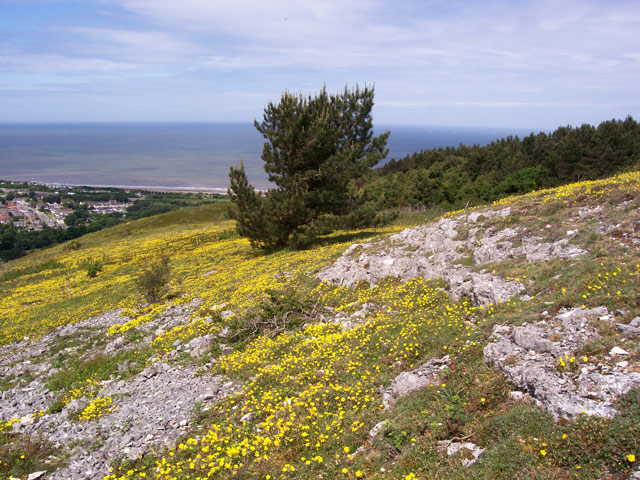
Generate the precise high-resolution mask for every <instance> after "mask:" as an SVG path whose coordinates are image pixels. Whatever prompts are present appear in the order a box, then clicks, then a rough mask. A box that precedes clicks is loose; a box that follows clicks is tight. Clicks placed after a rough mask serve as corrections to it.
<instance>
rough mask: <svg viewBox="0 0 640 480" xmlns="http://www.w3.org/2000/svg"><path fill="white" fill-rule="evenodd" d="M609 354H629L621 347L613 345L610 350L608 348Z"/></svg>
mask: <svg viewBox="0 0 640 480" xmlns="http://www.w3.org/2000/svg"><path fill="white" fill-rule="evenodd" d="M609 355H629V352H627V351H626V350H625V349H623V348H620V347H618V346H615V347H613V348H612V349H611V350H609Z"/></svg>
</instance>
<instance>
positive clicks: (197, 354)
mask: <svg viewBox="0 0 640 480" xmlns="http://www.w3.org/2000/svg"><path fill="white" fill-rule="evenodd" d="M212 341H213V336H212V335H205V336H204V337H197V338H194V339H192V340H191V341H190V342H189V343H188V344H187V349H188V350H190V351H191V353H190V354H191V356H192V357H193V358H198V359H199V358H202V357H204V355H205V354H206V353H207V352H208V351H209V349H210V348H211V344H212Z"/></svg>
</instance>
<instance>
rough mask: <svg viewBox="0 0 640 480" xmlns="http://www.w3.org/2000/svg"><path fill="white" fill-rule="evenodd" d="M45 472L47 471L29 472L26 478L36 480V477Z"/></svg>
mask: <svg viewBox="0 0 640 480" xmlns="http://www.w3.org/2000/svg"><path fill="white" fill-rule="evenodd" d="M45 473H47V472H46V471H41V472H33V473H30V474H29V476H28V477H27V480H37V479H38V478H40V477H42V476H43V475H44V474H45Z"/></svg>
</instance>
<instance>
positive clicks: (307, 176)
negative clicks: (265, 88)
mask: <svg viewBox="0 0 640 480" xmlns="http://www.w3.org/2000/svg"><path fill="white" fill-rule="evenodd" d="M372 107H373V87H366V86H365V88H364V89H362V90H361V89H360V88H359V87H357V86H356V88H355V90H349V89H348V88H347V87H345V89H344V92H341V93H336V94H328V93H327V91H326V88H323V89H322V90H321V91H320V93H318V94H317V95H315V96H311V95H309V96H308V97H304V96H303V95H302V94H298V95H294V94H292V93H289V92H286V91H285V92H284V93H283V94H282V97H281V98H280V102H279V103H278V104H273V103H272V102H269V104H268V105H267V107H266V108H265V110H264V116H263V120H262V122H258V121H257V120H256V121H255V122H254V125H255V127H256V128H257V129H258V131H259V132H260V133H261V134H262V135H263V136H264V138H265V139H267V142H265V144H264V148H263V151H262V160H263V161H264V169H265V171H266V172H267V174H268V175H269V180H270V181H271V182H272V183H273V184H274V185H275V188H272V189H270V190H268V191H267V192H266V193H265V194H264V195H261V194H259V193H258V192H256V191H255V189H254V188H253V187H252V186H251V185H250V184H249V182H248V180H247V177H246V174H245V171H244V165H243V164H242V162H241V163H240V166H239V167H238V166H233V167H231V171H230V172H229V179H230V186H229V190H228V193H229V196H230V197H231V200H232V201H233V202H234V204H235V206H236V208H235V209H231V210H230V213H231V216H232V218H234V219H235V220H236V221H237V230H238V233H239V234H240V235H242V236H245V237H247V238H249V240H250V241H251V244H252V245H253V246H254V247H259V248H265V249H271V248H277V247H281V246H285V245H290V246H294V247H298V248H299V247H304V246H306V245H308V244H309V243H311V242H313V240H314V239H315V238H316V237H317V235H320V234H325V233H328V232H331V231H333V230H335V229H337V228H342V227H356V226H367V225H372V224H375V223H378V222H379V221H381V218H380V216H379V215H377V214H376V212H375V211H374V209H373V208H372V207H369V206H367V204H366V201H365V199H364V198H363V197H361V196H359V195H358V194H357V191H356V188H355V186H354V180H356V179H357V178H359V177H361V176H362V175H363V174H364V173H365V172H366V171H367V170H368V169H369V168H371V167H373V166H374V165H376V164H377V163H378V162H379V161H380V160H382V159H383V158H384V157H385V156H386V155H387V153H388V149H387V147H386V146H387V139H388V137H389V132H385V133H383V134H382V135H379V136H377V137H374V136H373V125H372V118H371V109H372Z"/></svg>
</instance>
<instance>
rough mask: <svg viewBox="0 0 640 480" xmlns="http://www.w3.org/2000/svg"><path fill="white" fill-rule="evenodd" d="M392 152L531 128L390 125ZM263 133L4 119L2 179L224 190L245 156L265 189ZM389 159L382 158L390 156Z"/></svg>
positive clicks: (238, 127) (237, 127) (202, 126)
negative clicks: (34, 122) (231, 172)
mask: <svg viewBox="0 0 640 480" xmlns="http://www.w3.org/2000/svg"><path fill="white" fill-rule="evenodd" d="M385 130H389V131H390V132H391V135H390V137H389V142H388V147H389V155H388V156H387V158H386V159H385V161H388V160H390V159H392V158H396V159H399V158H402V157H405V156H406V155H409V154H412V153H414V152H417V151H420V150H421V149H426V148H435V147H446V146H459V145H460V144H465V145H475V144H478V145H486V144H488V143H490V142H491V141H493V140H497V139H500V138H503V137H506V136H508V135H514V136H515V135H518V136H520V137H522V136H525V135H528V134H529V133H531V130H527V129H517V128H477V127H438V126H406V125H388V126H384V125H382V126H380V127H378V128H376V129H375V131H376V134H377V133H381V132H383V131H385ZM264 141H265V140H264V138H263V137H262V135H261V134H260V133H259V132H258V131H257V130H256V129H255V127H254V126H253V125H252V124H248V123H246V124H245V123H146V124H141V123H136V124H133V123H131V124H123V123H117V124H116V123H111V124H95V123H90V124H87V123H84V124H0V179H4V180H21V181H34V182H39V183H47V184H63V185H90V186H118V187H158V188H178V189H192V190H196V191H198V190H205V191H206V190H220V191H225V190H226V188H227V186H228V183H229V182H228V180H229V176H228V175H229V167H230V166H231V165H235V164H239V163H240V160H242V161H243V162H244V165H245V170H246V172H247V177H248V178H249V181H250V182H251V183H252V184H253V185H254V186H255V187H256V188H258V189H265V188H269V186H270V184H269V181H268V180H267V175H266V173H265V172H264V169H263V162H262V160H261V158H260V156H261V153H262V147H263V143H264ZM383 163H384V162H382V163H381V164H383Z"/></svg>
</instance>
